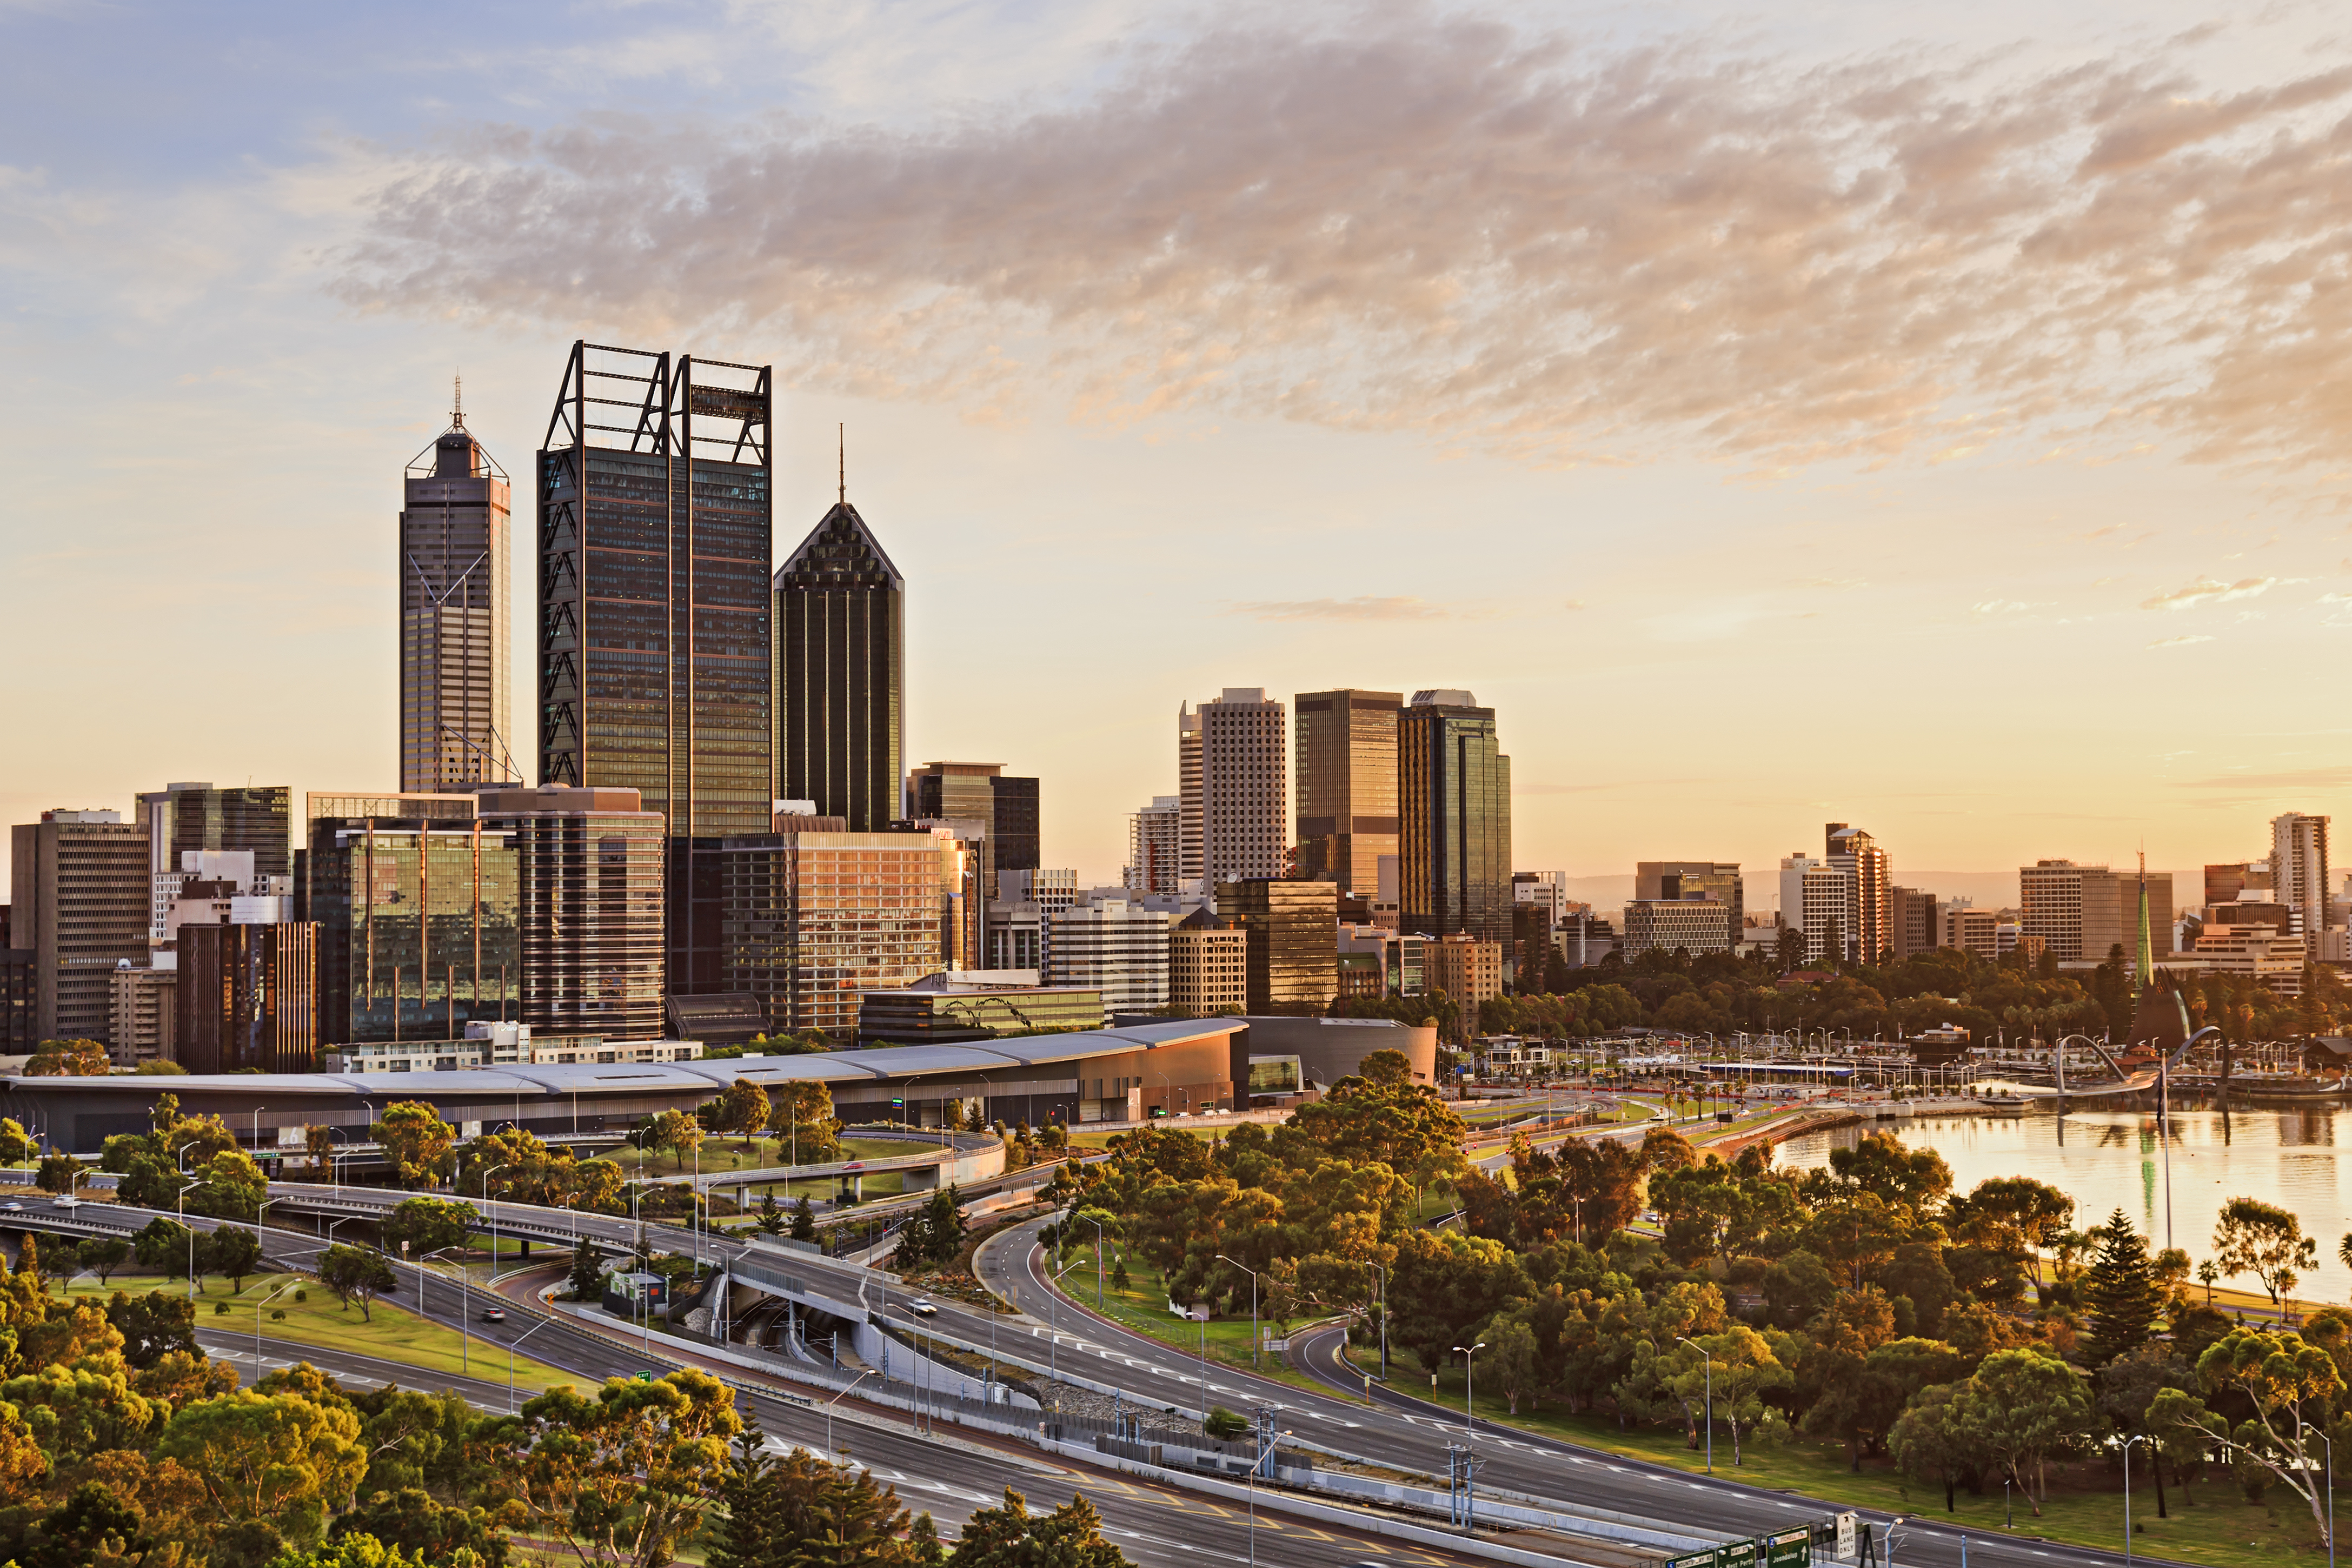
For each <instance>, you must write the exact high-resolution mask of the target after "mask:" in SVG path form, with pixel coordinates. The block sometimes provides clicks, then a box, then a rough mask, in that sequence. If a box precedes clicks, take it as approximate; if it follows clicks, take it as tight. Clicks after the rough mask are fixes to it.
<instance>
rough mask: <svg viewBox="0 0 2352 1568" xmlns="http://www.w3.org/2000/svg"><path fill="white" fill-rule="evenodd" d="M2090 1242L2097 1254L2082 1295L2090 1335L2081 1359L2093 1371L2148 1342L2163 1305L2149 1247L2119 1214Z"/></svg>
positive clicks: (2121, 1213) (2109, 1219)
mask: <svg viewBox="0 0 2352 1568" xmlns="http://www.w3.org/2000/svg"><path fill="white" fill-rule="evenodd" d="M2091 1237H2092V1240H2093V1241H2094V1242H2095V1244H2096V1245H2097V1247H2098V1252H2097V1255H2096V1256H2095V1258H2093V1259H2092V1262H2091V1270H2090V1279H2089V1281H2088V1288H2087V1289H2085V1291H2084V1296H2085V1297H2086V1298H2087V1301H2088V1305H2089V1307H2090V1309H2091V1335H2090V1339H2089V1341H2088V1342H2086V1343H2085V1344H2084V1352H2085V1355H2084V1359H2085V1360H2086V1361H2087V1362H2088V1363H2090V1365H2091V1367H2092V1369H2093V1370H2094V1371H2096V1370H2097V1369H2098V1368H2100V1367H2103V1366H2105V1365H2106V1364H2107V1363H2109V1362H2111V1361H2114V1360H2115V1359H2116V1357H2117V1356H2124V1355H2129V1354H2130V1353H2131V1352H2134V1351H2136V1350H2137V1349H2138V1348H2139V1347H2140V1346H2141V1345H2143V1344H2145V1343H2147V1334H2148V1330H2149V1328H2150V1327H2151V1326H2152V1325H2153V1324H2154V1323H2155V1322H2156V1315H2157V1312H2158V1310H2159V1308H2160V1307H2161V1305H2162V1303H2160V1302H2159V1301H2158V1300H2157V1291H2156V1271H2155V1268H2154V1267H2153V1265H2151V1263H2150V1262H2149V1260H2148V1256H2147V1241H2146V1240H2145V1239H2144V1238H2143V1237H2141V1236H2140V1234H2139V1232H2137V1231H2136V1230H2134V1229H2133V1228H2132V1224H2131V1221H2130V1220H2128V1219H2126V1218H2125V1217H2124V1211H2123V1210H2121V1209H2117V1210H2116V1212H2115V1213H2114V1214H2113V1215H2109V1216H2108V1218H2107V1223H2106V1224H2105V1225H2103V1226H2099V1228H2098V1229H2096V1230H2095V1231H2093V1232H2092V1233H2091Z"/></svg>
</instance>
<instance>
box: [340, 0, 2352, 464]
mask: <svg viewBox="0 0 2352 1568" xmlns="http://www.w3.org/2000/svg"><path fill="white" fill-rule="evenodd" d="M1374 16H1375V19H1373V20H1371V21H1369V22H1365V21H1363V20H1362V19H1360V18H1358V19H1355V20H1354V21H1352V22H1351V23H1350V25H1349V26H1348V27H1346V28H1345V29H1341V30H1335V31H1334V32H1331V33H1329V34H1317V33H1314V32H1311V31H1307V30H1303V29H1304V28H1305V27H1306V26H1307V25H1306V24H1305V23H1298V24H1296V25H1295V26H1294V27H1292V28H1290V29H1285V28H1283V27H1279V26H1274V25H1271V24H1269V25H1265V26H1257V27H1232V28H1226V29H1223V30H1219V31H1215V32H1213V33H1211V34H1209V35H1207V36H1205V37H1200V38H1198V39H1196V40H1194V41H1192V42H1191V43H1189V44H1185V45H1181V46H1165V47H1162V46H1158V45H1155V46H1153V47H1149V48H1138V49H1136V50H1133V51H1131V52H1129V54H1127V55H1126V56H1125V57H1123V58H1127V59H1129V60H1130V61H1132V62H1134V63H1132V64H1131V65H1129V67H1128V68H1126V75H1125V76H1124V77H1123V78H1122V79H1115V80H1110V81H1108V83H1107V84H1106V85H1105V86H1103V87H1102V89H1100V90H1099V91H1098V92H1097V93H1096V94H1095V95H1094V96H1092V97H1089V98H1086V99H1084V100H1079V101H1076V102H1075V103H1073V104H1068V105H1066V106H1063V107H1055V108H1036V107H1030V106H1029V102H1028V100H1006V101H1004V102H1002V103H1000V104H997V105H994V106H989V105H981V106H978V107H961V106H960V107H959V108H958V109H957V110H956V111H955V112H954V113H953V114H952V115H949V116H943V117H942V118H941V119H940V121H938V122H937V123H936V124H935V125H933V126H931V127H929V128H925V129H918V130H907V131H902V130H895V129H884V128H880V127H876V126H868V125H841V124H831V123H819V122H813V121H807V120H805V119H794V118H789V117H785V116H782V115H781V114H778V115H769V116H754V117H745V118H741V119H739V120H735V121H724V120H713V119H710V118H709V117H691V116H688V115H686V114H683V113H681V114H680V115H679V116H677V117H675V118H672V119H667V120H665V119H657V118H653V119H649V118H642V117H639V118H630V117H621V116H602V117H596V118H583V119H582V120H579V121H575V122H573V123H571V124H568V125H560V126H557V127H554V128H551V129H546V130H530V129H527V128H522V127H518V126H511V125H483V126H478V127H476V128H474V129H472V130H470V131H467V132H458V133H453V135H452V137H451V138H450V139H449V140H447V141H446V142H442V143H440V144H438V145H436V146H435V147H432V148H429V149H422V150H414V151H411V152H409V153H406V154H405V156H404V165H403V166H402V167H401V168H400V169H399V170H398V171H397V172H396V173H395V174H392V175H389V176H384V177H380V178H377V179H375V180H374V181H373V184H372V186H371V188H370V190H369V192H368V195H367V197H366V200H365V204H364V223H363V224H362V227H361V230H360V232H359V234H358V236H357V237H355V238H354V239H353V240H352V242H351V243H350V244H349V245H347V246H344V247H341V248H340V249H338V250H337V251H336V253H335V256H334V258H333V263H332V265H333V266H334V268H336V276H337V278H338V279H339V281H338V282H337V284H336V288H337V289H338V291H339V293H340V294H341V296H342V297H343V298H345V299H347V300H351V301H353V302H355V303H357V304H359V305H361V306H362V307H364V308H369V309H388V310H399V311H403V312H406V313H409V314H412V315H415V316H418V317H424V318H433V319H446V318H449V317H457V318H459V319H471V320H478V321H499V322H514V323H522V324H525V325H528V326H531V327H534V328H544V327H547V326H550V325H561V326H562V327H563V328H564V329H565V330H566V331H569V330H571V329H572V327H573V326H574V325H575V324H576V323H584V322H593V323H595V325H594V326H593V329H592V330H593V332H595V333H598V334H604V333H614V334H623V335H625V337H635V338H640V339H643V340H644V341H647V342H663V343H698V344H700V345H703V346H704V352H712V350H713V348H714V347H717V348H732V349H734V350H735V353H734V354H733V356H732V357H739V358H752V357H756V358H759V359H761V360H770V359H772V360H773V361H774V362H776V363H777V365H778V369H779V372H780V374H782V377H783V378H784V379H785V381H787V382H788V383H789V384H794V385H798V386H802V387H807V388H813V389H828V390H835V391H841V392H846V393H853V394H859V395H875V396H892V397H907V398H921V399H926V400H931V401H938V402H943V403H950V404H954V405H959V406H962V407H967V408H974V409H980V410H982V411H985V412H988V413H990V414H992V415H993V414H1000V413H1003V412H1004V411H1007V410H1012V411H1021V410H1027V409H1031V408H1034V407H1036V406H1039V405H1058V407H1059V408H1060V410H1061V411H1062V412H1063V413H1064V414H1065V415H1066V416H1068V417H1070V418H1073V419H1075V420H1077V421H1080V422H1083V423H1087V424H1091V425H1098V426H1110V427H1118V426H1126V425H1130V424H1133V423H1136V422H1139V421H1143V420H1148V419H1152V418H1155V417H1159V416H1166V415H1170V414H1175V413H1181V412H1184V411H1187V410H1193V409H1223V410H1233V411H1237V412H1241V413H1245V414H1249V415H1254V416H1274V417H1281V418H1287V419H1293V420H1298V421H1303V422H1307V423H1311V424H1316V425H1319V426H1327V427H1331V428H1337V429H1348V430H1395V429H1409V430H1416V431H1421V432H1424V433H1427V434H1429V435H1430V436H1432V437H1444V438H1447V439H1455V438H1459V439H1462V440H1465V441H1467V442H1470V443H1474V444H1476V445H1478V446H1481V447H1484V448H1486V449H1487V450H1490V451H1495V452H1499V453H1502V454H1504V455H1507V456H1510V457H1514V458H1519V459H1522V460H1526V461H1531V462H1560V461H1575V460H1581V459H1588V458H1600V459H1610V460H1640V459H1642V458H1647V457H1651V456H1654V455H1656V454H1658V453H1659V452H1660V451H1662V450H1665V449H1673V450H1675V451H1684V450H1694V449H1695V450H1697V451H1700V452H1708V453H1714V454H1718V455H1721V456H1724V457H1727V458H1736V459H1738V460H1741V461H1744V462H1748V463H1751V464H1753V465H1755V466H1756V467H1757V468H1759V469H1762V470H1766V471H1779V470H1783V469H1787V468H1792V467H1795V466H1799V465H1802V464H1806V463H1811V462H1818V461H1823V460H1858V461H1862V462H1865V463H1876V462H1885V461H1890V460H1895V459H1897V458H1903V457H1905V456H1906V454H1914V453H1915V448H1916V456H1917V457H1918V458H1919V460H1922V461H1925V460H1927V458H1932V457H1934V456H1935V455H1937V454H1940V453H1946V452H1948V451H1949V450H1950V449H1951V447H1952V439H1951V437H1952V433H1953V431H1954V430H1955V429H1956V428H1958V429H1964V430H1965V432H1966V433H1967V435H1966V443H1965V444H1967V445H1969V446H1976V445H1978V444H1979V443H1980V442H1984V443H1993V444H1995V445H1998V444H1999V443H2002V442H2008V443H2011V444H2019V443H2028V442H2030V443H2031V446H2030V447H2026V446H2023V445H2019V447H2018V449H2019V450H2020V451H2021V452H2024V451H2028V450H2030V451H2032V452H2041V451H2044V450H2047V449H2048V448H2049V447H2050V446H2051V444H2052V443H2053V441H2054V442H2056V443H2058V444H2061V445H2064V444H2067V443H2075V444H2078V445H2084V446H2086V447H2088V448H2095V450H2086V454H2085V457H2084V459H2083V460H2095V458H2097V457H2098V456H2099V455H2100V454H2102V453H2104V454H2107V455H2113V454H2115V453H2119V452H2128V451H2131V450H2134V449H2137V448H2140V447H2147V446H2148V445H2150V444H2152V443H2154V442H2157V441H2158V440H2164V439H2168V438H2171V437H2179V440H2178V443H2177V445H2178V447H2179V449H2180V450H2183V451H2186V452H2187V453H2189V455H2191V456H2194V457H2198V458H2210V459H2224V458H2253V459H2263V460H2269V461H2274V462H2281V463H2304V462H2326V461H2338V462H2340V461H2342V460H2344V459H2345V458H2347V457H2352V358H2347V355H2346V354H2345V353H2344V352H2343V350H2344V348H2345V346H2346V344H2347V342H2352V289H2346V288H2343V287H2340V286H2338V285H2339V282H2340V268H2341V265H2342V260H2341V258H2342V255H2343V252H2344V249H2345V247H2346V243H2347V235H2348V234H2352V181H2347V180H2346V179H2345V178H2344V177H2343V163H2342V159H2343V149H2342V144H2341V141H2340V134H2341V133H2340V132H2338V131H2336V129H2334V121H2332V119H2331V116H2333V115H2336V113H2338V112H2339V110H2340V108H2341V106H2342V105H2343V103H2344V102H2345V101H2346V100H2347V99H2352V69H2347V68H2336V69H2323V70H2316V71H2315V72H2314V73H2313V74H2309V75H2306V76H2304V77H2301V78H2299V79H2294V80H2292V81H2287V82H2283V83H2280V84H2277V85H2274V86H2273V87H2270V88H2267V89H2263V90H2261V91H2258V92H2249V93H2241V94H2237V95H2234V96H2222V97H2215V96H2213V95H2211V94H2210V93H2209V92H2206V91H2204V90H2203V89H2201V88H2200V84H2199V83H2198V82H2196V81H2194V80H2192V79H2188V78H2187V77H2185V76H2183V75H2182V74H2181V72H2180V70H2179V68H2178V67H2176V66H2175V65H2173V64H2172V63H2170V58H2169V57H2168V56H2167V55H2164V54H2162V53H2147V54H2141V55H2131V54H2120V53H2119V54H2116V55H2114V56H2112V57H2110V58H2105V59H2095V60H2092V61H2088V62H2084V63H2077V64H2072V65H2069V66H2068V67H2066V68H2063V69H2056V70H2053V71H2049V72H2046V73H2040V74H2037V73H2035V72H2034V71H2032V70H2031V69H2028V68H2024V67H2014V68H2008V70H2009V74H2008V75H2006V76H1999V75H1996V74H1994V70H1995V68H1994V67H1992V66H1990V65H1988V64H1986V63H1985V60H1984V58H1974V59H1971V60H1969V61H1967V62H1957V63H1952V64H1949V65H1931V64H1926V63H1922V60H1921V58H1919V57H1917V56H1916V55H1913V54H1897V53H1889V54H1884V55H1877V56H1859V57H1853V58H1846V59H1843V60H1841V61H1839V62H1837V63H1834V64H1831V65H1825V66H1818V67H1806V66H1801V65H1799V64H1796V63H1793V62H1791V61H1790V60H1787V59H1784V58H1775V57H1771V56H1769V55H1762V54H1758V53H1754V52H1748V53H1742V52H1738V51H1737V50H1735V49H1733V48H1732V47H1729V46H1727V45H1726V44H1724V43H1722V42H1720V41H1717V40H1715V39H1710V38H1670V39H1666V40H1663V41H1657V42H1651V43H1644V44H1641V45H1603V44H1598V43H1595V42H1592V41H1591V40H1588V39H1585V38H1582V37H1575V36H1571V35H1568V34H1562V33H1552V32H1538V31H1529V30H1521V29H1515V28H1513V27H1511V26H1506V25H1503V24H1500V23H1495V22H1487V21H1481V20H1477V19H1474V18H1468V17H1461V16H1454V17H1444V16H1436V15H1433V14H1432V13H1428V12H1422V11H1401V12H1391V13H1387V14H1385V15H1384V16H1383V15H1381V14H1379V13H1375V14H1374ZM1988 58H1989V57H1988ZM606 341H615V340H614V339H611V338H608V339H607V340H606ZM1988 449H1990V447H1989V448H1988Z"/></svg>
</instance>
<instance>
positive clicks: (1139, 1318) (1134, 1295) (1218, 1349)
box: [1047, 1243, 1329, 1393]
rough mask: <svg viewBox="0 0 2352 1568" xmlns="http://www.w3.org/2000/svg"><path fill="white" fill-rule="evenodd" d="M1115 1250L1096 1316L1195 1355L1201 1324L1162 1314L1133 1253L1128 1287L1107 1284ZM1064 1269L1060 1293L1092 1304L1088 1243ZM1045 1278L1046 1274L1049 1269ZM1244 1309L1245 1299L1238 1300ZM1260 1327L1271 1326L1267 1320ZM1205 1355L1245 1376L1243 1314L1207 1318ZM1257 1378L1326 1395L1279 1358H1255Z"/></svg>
mask: <svg viewBox="0 0 2352 1568" xmlns="http://www.w3.org/2000/svg"><path fill="white" fill-rule="evenodd" d="M1117 1260H1118V1248H1116V1247H1112V1248H1110V1249H1109V1250H1108V1251H1107V1252H1106V1253H1105V1255H1104V1258H1103V1285H1102V1306H1101V1307H1100V1308H1099V1309H1098V1310H1100V1311H1101V1313H1102V1315H1103V1316H1104V1317H1106V1318H1108V1319H1109V1320H1110V1321H1113V1322H1115V1323H1117V1324H1118V1326H1119V1327H1120V1328H1123V1329H1126V1330H1128V1331H1129V1332H1132V1333H1138V1334H1141V1335H1143V1336H1144V1337H1146V1338H1147V1339H1154V1340H1159V1341H1160V1342H1162V1343H1164V1344H1168V1345H1171V1346H1173V1347H1174V1348H1175V1349H1177V1350H1180V1351H1184V1352H1190V1353H1193V1354H1198V1353H1199V1352H1201V1350H1202V1337H1203V1336H1202V1324H1200V1323H1197V1322H1193V1321H1188V1320H1186V1319H1182V1318H1179V1317H1176V1316H1174V1315H1173V1314H1171V1312H1170V1311H1169V1310H1168V1289H1167V1286H1166V1285H1165V1284H1164V1283H1163V1281H1162V1280H1161V1278H1160V1271H1159V1270H1158V1269H1156V1268H1152V1267H1151V1265H1150V1264H1149V1263H1147V1262H1145V1261H1144V1259H1143V1258H1141V1257H1140V1256H1139V1255H1137V1254H1134V1253H1129V1255H1128V1259H1127V1274H1128V1281H1127V1282H1128V1288H1127V1289H1125V1290H1120V1289H1118V1287H1117V1286H1115V1285H1113V1284H1111V1282H1110V1268H1111V1265H1112V1264H1114V1263H1115V1262H1116V1261H1117ZM1062 1262H1063V1263H1064V1264H1076V1267H1075V1268H1071V1269H1070V1271H1069V1273H1068V1274H1067V1275H1066V1277H1065V1278H1064V1279H1063V1280H1062V1288H1063V1289H1064V1290H1065V1291H1066V1293H1067V1295H1068V1296H1069V1298H1070V1300H1074V1301H1077V1302H1079V1303H1081V1304H1083V1305H1085V1306H1087V1307H1093V1306H1094V1305H1095V1249H1094V1247H1093V1245H1092V1244H1091V1243H1088V1244H1087V1245H1083V1246H1074V1247H1070V1248H1068V1249H1067V1250H1066V1251H1065V1252H1064V1253H1063V1254H1062ZM1047 1271H1048V1273H1050V1272H1051V1268H1050V1267H1049V1268H1048V1270H1047ZM1244 1308H1245V1309H1246V1299H1244ZM1265 1326H1266V1327H1273V1326H1274V1324H1273V1323H1272V1321H1270V1320H1269V1321H1267V1322H1266V1323H1265ZM1207 1330H1208V1332H1207V1335H1206V1341H1207V1353H1208V1359H1209V1362H1210V1363H1211V1364H1212V1365H1214V1366H1229V1367H1235V1368H1239V1369H1240V1370H1242V1371H1244V1372H1246V1371H1249V1370H1251V1368H1250V1321H1249V1316H1248V1313H1247V1311H1246V1310H1244V1313H1243V1315H1242V1316H1240V1317H1237V1318H1213V1319H1211V1320H1210V1321H1209V1322H1208V1324H1207ZM1255 1370H1256V1371H1257V1372H1258V1373H1259V1374H1260V1375H1262V1376H1265V1377H1269V1378H1272V1379H1274V1380H1276V1382H1280V1383H1287V1384H1291V1385H1293V1386H1294V1387H1297V1388H1311V1389H1315V1390H1318V1391H1319V1392H1323V1393H1328V1392H1329V1390H1328V1389H1327V1388H1325V1387H1324V1385H1323V1384H1319V1383H1318V1382H1316V1381H1315V1380H1313V1379H1312V1378H1309V1377H1308V1376H1307V1374H1306V1373H1301V1372H1295V1371H1293V1370H1292V1369H1291V1368H1290V1367H1288V1366H1286V1365H1284V1364H1283V1363H1282V1357H1281V1356H1280V1355H1279V1354H1268V1355H1264V1356H1261V1357H1260V1358H1259V1364H1258V1366H1257V1367H1256V1369H1255Z"/></svg>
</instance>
